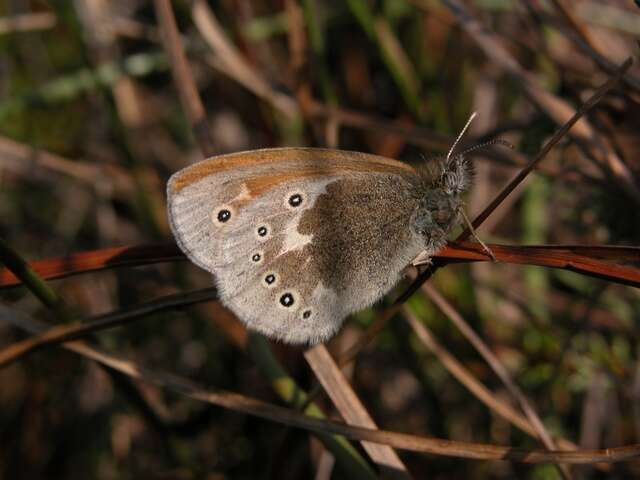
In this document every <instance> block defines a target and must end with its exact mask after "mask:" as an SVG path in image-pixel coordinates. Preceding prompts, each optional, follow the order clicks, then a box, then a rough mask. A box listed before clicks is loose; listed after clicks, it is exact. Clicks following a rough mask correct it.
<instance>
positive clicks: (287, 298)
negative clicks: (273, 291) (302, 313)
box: [280, 292, 295, 308]
mask: <svg viewBox="0 0 640 480" xmlns="http://www.w3.org/2000/svg"><path fill="white" fill-rule="evenodd" d="M294 303H295V299H294V298H293V295H292V294H291V293H289V292H287V293H285V294H283V295H282V296H281V297H280V305H282V306H283V307H287V308H289V307H290V306H291V305H293V304H294Z"/></svg>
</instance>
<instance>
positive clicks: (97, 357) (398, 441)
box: [0, 304, 640, 464]
mask: <svg viewBox="0 0 640 480" xmlns="http://www.w3.org/2000/svg"><path fill="white" fill-rule="evenodd" d="M0 319H2V320H3V321H8V322H11V323H12V324H14V325H15V326H17V327H19V328H21V329H23V330H26V331H29V332H31V333H38V332H39V331H42V330H43V329H44V328H46V327H45V326H44V325H43V324H42V323H41V322H38V321H36V320H34V319H32V318H30V317H27V316H26V315H25V314H22V313H19V312H15V311H13V310H10V309H7V308H6V307H4V306H2V305H1V304H0ZM64 347H65V348H67V349H69V350H71V351H73V352H75V353H77V354H79V355H81V356H84V357H86V358H89V359H91V360H94V361H96V362H99V363H101V364H103V365H106V366H108V367H110V368H112V369H114V370H117V371H119V372H121V373H123V374H124V375H127V376H129V377H132V378H135V379H138V380H141V381H144V382H147V383H151V384H154V385H157V386H159V387H163V388H166V389H168V390H171V391H174V392H176V393H179V394H181V395H185V396H187V397H190V398H193V399H196V400H199V401H202V402H207V403H211V404H213V405H218V406H220V407H223V408H227V409H230V410H233V411H236V412H241V413H245V414H249V415H254V416H257V417H260V418H264V419H267V420H272V421H274V422H277V423H281V424H284V425H289V426H293V427H297V428H302V429H305V430H312V431H315V432H320V433H327V434H338V435H342V436H345V437H347V438H351V439H354V440H358V441H369V442H375V443H379V444H383V445H389V446H391V447H394V448H399V449H402V450H407V451H412V452H418V453H429V454H434V455H444V456H447V457H454V458H467V459H476V460H506V461H513V462H519V463H530V464H535V463H557V462H561V463H571V464H592V463H596V462H621V461H627V460H630V459H634V458H638V457H640V445H627V446H623V447H616V448H608V449H604V450H577V451H572V452H563V451H551V452H550V451H547V450H542V451H541V450H527V449H521V448H514V447H508V446H507V447H505V446H497V445H490V444H481V443H473V442H458V441H453V440H445V439H440V438H429V437H421V436H417V435H410V434H406V433H399V432H390V431H386V430H372V429H369V428H362V427H353V426H349V425H345V424H344V423H340V422H334V421H330V420H323V419H318V418H312V417H309V416H307V415H304V414H301V413H299V412H297V411H296V410H290V409H287V408H282V407H278V406H275V405H273V404H270V403H267V402H263V401H261V400H258V399H255V398H251V397H246V396H244V395H241V394H238V393H233V392H228V391H225V390H208V389H205V388H203V387H201V386H200V385H198V384H196V383H194V382H192V381H190V380H187V379H186V378H184V377H180V376H177V375H172V374H168V373H165V372H162V371H157V370H152V369H148V368H145V367H144V366H142V365H140V364H138V363H135V362H131V361H127V360H123V359H121V358H118V357H115V356H113V355H110V354H107V353H105V352H103V351H100V350H97V349H95V348H91V347H89V346H88V345H87V344H85V343H83V342H77V341H76V342H69V343H66V344H64Z"/></svg>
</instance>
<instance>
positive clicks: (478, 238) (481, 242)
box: [458, 205, 498, 262]
mask: <svg viewBox="0 0 640 480" xmlns="http://www.w3.org/2000/svg"><path fill="white" fill-rule="evenodd" d="M458 212H460V215H461V216H462V218H463V219H464V222H465V223H466V224H467V227H468V228H469V230H470V231H471V235H473V238H475V239H476V241H477V242H478V243H479V244H480V245H482V248H483V249H484V251H485V252H486V253H487V255H489V256H490V257H491V260H492V261H493V262H497V261H498V259H497V258H496V256H495V255H494V254H493V251H492V250H491V249H490V248H489V247H488V246H487V244H486V243H484V242H483V241H482V240H481V239H480V237H479V236H478V235H477V234H476V230H475V228H473V224H472V223H471V222H470V221H469V217H467V214H466V213H464V210H463V209H462V205H460V207H458Z"/></svg>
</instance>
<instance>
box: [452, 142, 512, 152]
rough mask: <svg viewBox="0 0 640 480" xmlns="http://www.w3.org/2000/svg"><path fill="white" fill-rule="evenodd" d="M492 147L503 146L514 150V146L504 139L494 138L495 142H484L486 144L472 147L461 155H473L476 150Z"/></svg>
mask: <svg viewBox="0 0 640 480" xmlns="http://www.w3.org/2000/svg"><path fill="white" fill-rule="evenodd" d="M491 145H502V146H503V147H508V148H511V149H513V148H514V147H513V144H512V143H510V142H508V141H506V140H503V139H502V138H494V139H493V140H489V141H488V142H484V143H480V144H478V145H474V146H473V147H470V148H468V149H466V150H465V151H464V152H462V153H461V154H460V155H466V154H467V153H471V152H473V151H475V150H480V149H481V148H486V147H490V146H491Z"/></svg>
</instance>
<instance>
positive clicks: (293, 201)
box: [289, 193, 302, 207]
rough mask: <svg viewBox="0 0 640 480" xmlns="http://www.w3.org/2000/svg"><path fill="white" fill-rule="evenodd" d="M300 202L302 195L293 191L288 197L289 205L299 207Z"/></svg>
mask: <svg viewBox="0 0 640 480" xmlns="http://www.w3.org/2000/svg"><path fill="white" fill-rule="evenodd" d="M301 204H302V195H300V194H299V193H294V194H293V195H291V196H290V197H289V205H291V206H292V207H299V206H300V205H301Z"/></svg>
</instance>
